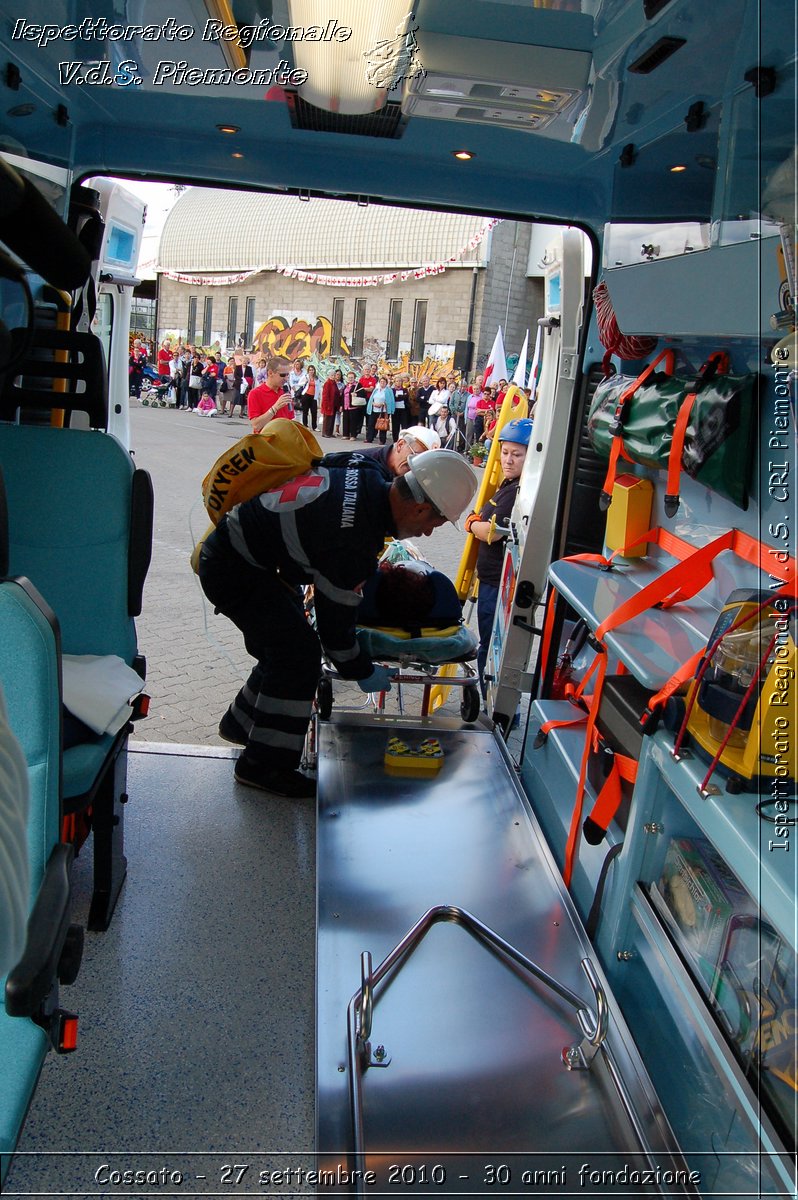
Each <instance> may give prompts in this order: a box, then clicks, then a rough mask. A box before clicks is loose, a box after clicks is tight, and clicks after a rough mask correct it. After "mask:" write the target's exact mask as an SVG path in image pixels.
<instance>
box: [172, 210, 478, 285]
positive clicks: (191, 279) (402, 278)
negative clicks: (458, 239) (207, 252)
mask: <svg viewBox="0 0 798 1200" xmlns="http://www.w3.org/2000/svg"><path fill="white" fill-rule="evenodd" d="M500 223H501V218H500V217H491V218H490V219H489V220H486V221H484V222H483V224H482V227H481V228H480V229H478V230H477V232H476V233H475V234H473V236H472V237H471V238H469V240H468V242H467V243H466V245H465V246H463V248H462V250H459V251H458V252H457V254H453V255H452V256H451V258H447V259H446V261H445V262H438V263H427V264H425V265H424V266H421V267H416V268H415V269H408V270H405V271H388V272H385V273H381V274H379V275H357V276H354V277H352V276H346V275H321V274H319V272H318V271H302V270H300V269H299V268H298V267H295V266H278V267H270V266H269V267H253V269H252V270H251V271H242V272H241V273H240V274H238V275H189V274H186V273H184V272H181V271H166V270H163V269H162V270H161V274H162V275H165V276H166V278H167V279H172V280H174V281H175V282H176V283H188V284H194V285H196V286H199V287H229V286H230V285H231V284H236V283H243V282H244V280H245V279H251V278H252V276H253V275H258V274H259V273H260V272H261V271H276V272H277V274H278V275H284V276H285V277H286V279H298V280H299V282H300V283H318V284H320V285H321V286H322V287H335V288H345V287H354V288H367V287H386V286H390V284H392V283H406V282H407V280H408V279H428V278H429V277H430V276H431V275H443V273H444V271H446V270H448V268H449V267H451V266H452V265H453V264H454V263H456V262H458V261H459V260H460V259H461V258H462V257H463V255H464V254H467V253H468V251H469V250H474V249H476V247H477V246H478V245H479V244H480V242H484V240H485V238H486V237H487V236H488V234H489V233H490V231H491V230H492V229H495V228H496V226H497V225H499V224H500Z"/></svg>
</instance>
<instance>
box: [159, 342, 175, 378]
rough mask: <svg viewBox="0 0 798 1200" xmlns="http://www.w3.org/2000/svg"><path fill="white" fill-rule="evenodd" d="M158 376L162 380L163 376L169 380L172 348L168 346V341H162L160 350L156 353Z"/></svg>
mask: <svg viewBox="0 0 798 1200" xmlns="http://www.w3.org/2000/svg"><path fill="white" fill-rule="evenodd" d="M158 374H159V375H160V376H161V378H162V379H163V378H164V376H166V378H167V379H169V378H171V374H172V347H171V345H170V344H169V340H168V339H165V340H164V342H163V345H162V346H161V348H160V350H159V351H158Z"/></svg>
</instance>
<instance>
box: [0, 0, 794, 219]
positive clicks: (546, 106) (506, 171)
mask: <svg viewBox="0 0 798 1200" xmlns="http://www.w3.org/2000/svg"><path fill="white" fill-rule="evenodd" d="M409 7H410V6H409V5H407V4H404V3H400V4H399V6H398V9H397V8H393V9H392V8H390V0H382V2H378V0H338V2H337V3H336V4H335V5H331V4H329V3H321V2H320V0H172V2H171V3H170V4H169V5H168V7H165V6H164V5H163V4H162V2H161V0H91V2H89V0H49V2H48V3H45V2H44V0H28V2H27V3H26V5H25V6H24V14H25V15H24V17H23V16H22V15H21V14H22V11H23V9H22V6H20V5H18V4H17V3H16V2H15V0H0V34H2V37H1V38H0V40H1V41H2V45H3V47H4V53H5V63H4V64H3V68H2V74H0V87H2V101H3V103H2V106H0V139H1V140H0V148H4V149H8V150H10V151H12V152H13V153H18V154H20V153H21V154H25V153H30V154H32V155H41V156H45V157H46V158H48V159H49V160H50V161H51V162H54V163H56V164H59V163H64V164H67V163H69V162H72V163H73V164H74V166H75V168H76V170H77V172H78V173H79V174H83V173H91V174H97V173H117V174H118V173H129V174H132V175H143V176H146V177H148V178H153V177H161V178H167V179H183V180H191V181H196V180H205V181H207V182H210V183H216V184H220V185H223V186H237V185H240V186H243V187H270V188H285V189H287V190H299V191H307V192H313V193H327V194H343V195H350V196H351V195H358V196H363V197H371V198H374V199H384V200H387V201H396V202H400V203H404V202H409V203H417V204H420V203H423V204H431V205H436V206H439V207H441V208H452V207H464V208H469V209H471V210H473V211H477V212H482V211H484V210H485V208H486V207H490V209H491V210H492V211H501V212H505V213H507V214H508V215H509V214H512V213H523V214H530V215H531V214H537V215H541V216H566V217H569V218H570V219H572V220H582V221H586V222H591V221H596V222H597V221H598V218H599V214H601V213H605V212H606V211H607V210H608V208H609V207H610V203H611V197H612V194H613V191H614V189H616V187H617V175H618V163H619V159H620V158H621V157H622V155H623V153H624V152H626V154H627V160H626V162H625V164H624V169H626V168H629V167H630V166H631V167H632V168H634V165H635V162H636V161H642V162H644V163H645V167H646V172H647V178H646V180H645V181H644V180H643V175H642V173H641V175H640V181H639V184H638V185H637V186H636V187H635V186H629V179H630V177H627V181H626V184H625V186H624V197H625V206H626V208H627V209H628V210H629V215H630V216H634V212H635V211H636V209H637V208H640V209H642V208H645V206H646V205H650V198H651V190H652V188H653V189H654V191H655V192H656V189H657V171H659V170H660V169H661V170H665V169H667V168H668V161H666V159H667V160H670V159H671V158H672V156H673V154H676V155H677V157H678V156H679V153H680V151H682V157H685V158H686V156H687V155H688V152H689V153H690V155H691V158H690V159H689V160H688V161H692V159H695V158H696V157H697V156H698V155H697V152H696V146H697V145H698V140H699V139H695V140H693V141H692V142H691V140H690V139H691V137H693V135H694V134H695V133H696V132H700V131H702V130H704V131H705V130H706V128H707V122H706V120H705V119H704V115H705V113H706V112H709V110H710V108H711V107H712V104H713V103H715V102H716V98H717V97H720V96H723V95H725V94H734V92H735V91H737V90H739V89H748V90H749V91H750V90H751V88H752V87H753V86H754V85H753V84H751V83H750V82H746V72H748V71H750V69H751V68H752V67H754V66H756V65H757V62H758V61H759V62H763V61H764V62H767V61H768V60H770V61H771V62H772V63H773V65H774V66H776V67H778V66H779V64H781V63H782V62H783V61H784V58H785V53H787V52H789V45H787V44H785V41H784V38H783V36H782V34H780V33H779V23H778V21H777V20H775V19H773V20H769V19H768V14H767V12H766V11H765V10H767V9H769V8H773V9H774V12H775V10H776V9H778V7H779V3H778V0H759V2H758V3H754V0H724V4H723V6H722V9H723V19H722V21H718V20H717V13H718V8H717V6H715V5H697V4H695V3H694V0H418V3H417V4H416V5H415V7H414V9H413V17H412V29H413V31H414V33H413V38H414V43H413V56H411V58H410V59H408V60H407V61H406V62H405V65H406V66H407V70H405V71H404V72H403V74H404V78H403V79H402V80H401V82H399V83H398V84H397V85H396V86H395V87H394V88H393V90H391V91H386V89H385V88H384V87H383V88H382V90H381V91H379V92H375V96H376V99H375V101H374V103H376V104H378V105H379V107H378V108H377V109H376V110H375V108H374V103H372V106H371V111H370V112H367V113H365V114H363V113H362V112H360V113H358V112H352V111H351V106H348V102H347V97H346V95H345V94H344V93H345V91H346V90H347V89H348V87H349V85H350V84H353V83H354V82H355V76H357V77H358V81H359V82H360V83H362V77H363V73H364V68H363V63H362V61H361V60H362V59H363V58H364V53H363V51H362V49H361V45H365V46H366V47H367V50H370V51H372V50H374V49H375V47H376V48H377V49H378V50H379V48H380V47H381V46H383V45H384V44H385V43H388V42H391V39H392V38H394V39H395V34H396V27H395V25H394V20H395V17H396V13H397V11H399V10H400V9H401V10H402V11H401V13H400V17H401V18H402V19H404V17H405V15H406V11H407V9H408V8H409ZM332 14H334V17H333V16H332ZM84 19H89V20H91V21H93V22H95V26H94V28H95V29H100V30H102V27H101V25H100V23H101V22H103V21H105V22H107V24H108V25H109V26H116V27H119V26H124V25H133V24H135V25H148V26H152V27H153V28H154V29H155V30H156V33H157V36H155V37H152V38H151V39H150V40H147V39H145V38H142V37H137V38H135V39H134V40H132V41H125V40H124V39H116V40H115V39H114V38H113V37H111V36H106V37H104V38H103V37H102V36H99V35H98V36H96V37H95V38H94V39H93V40H91V41H87V40H84V41H80V40H79V39H75V38H74V37H73V36H72V35H71V34H70V32H69V30H70V27H71V26H74V25H76V24H79V23H80V22H81V21H83V20H84ZM314 19H315V20H316V21H318V23H319V26H320V27H321V28H323V30H324V31H326V32H329V27H330V21H333V24H334V25H336V27H337V28H338V29H340V28H352V29H353V30H354V31H355V33H357V31H358V30H360V32H361V33H362V35H363V38H362V39H361V42H360V43H357V44H356V38H355V33H353V35H352V37H351V38H349V39H346V40H341V41H336V35H335V32H334V30H333V32H332V33H331V34H330V35H329V36H328V37H327V40H326V42H324V41H323V40H322V41H319V40H315V41H314V40H313V39H309V40H291V41H285V40H284V41H279V40H277V41H270V40H268V39H266V38H264V39H260V40H255V41H254V42H253V44H252V45H250V46H246V47H241V46H240V45H238V44H237V42H236V41H235V40H233V41H229V40H225V39H224V38H219V37H218V36H217V37H215V38H214V37H213V36H211V37H207V36H206V32H207V30H208V29H209V28H210V29H211V30H212V29H219V28H221V27H225V26H228V25H229V24H230V21H231V20H234V21H235V22H236V23H237V25H238V26H258V23H259V22H265V23H267V24H269V25H270V26H271V27H272V28H273V27H274V26H278V27H287V26H291V25H293V26H295V27H297V26H299V27H303V28H307V27H308V26H309V25H310V24H311V23H312V21H313V20H314ZM209 21H210V22H213V21H215V22H216V25H215V26H213V25H212V26H208V22H209ZM386 21H387V25H386ZM37 24H38V25H44V24H47V25H49V26H51V27H53V29H54V30H55V31H56V32H55V34H54V35H53V36H50V37H48V38H45V37H44V36H42V35H39V36H38V37H37V35H36V25H37ZM362 26H365V27H364V28H363V29H361V27H362ZM403 28H404V29H405V31H406V30H407V28H408V26H407V25H405V26H404V27H403ZM159 30H160V31H161V32H158V31H159ZM174 30H181V31H182V33H180V34H178V35H175V34H174ZM378 35H379V36H378ZM383 35H384V36H383ZM363 39H366V40H363ZM368 39H371V40H370V41H369V40H368ZM788 41H789V39H788ZM381 53H384V52H383V51H381ZM336 55H337V56H338V59H339V61H338V62H336V61H335V59H336ZM347 55H348V56H349V57H347ZM366 57H367V58H368V62H369V69H370V70H371V69H374V70H375V71H376V73H377V75H376V77H379V74H380V71H381V69H382V66H381V63H380V61H379V54H377V59H378V61H377V62H376V63H375V62H374V61H373V60H372V57H368V56H366ZM98 63H100V64H104V63H108V64H110V68H112V74H113V75H114V77H115V80H116V82H114V83H111V84H105V83H98V82H94V81H93V80H92V79H90V78H89V77H88V76H87V71H88V70H89V69H90V68H91V66H92V64H94V65H95V66H96V64H98ZM124 63H132V64H133V66H132V67H131V66H123V64H124ZM59 64H60V65H59ZM64 64H66V66H65V65H64ZM342 64H343V70H342V69H341V67H342ZM303 66H306V68H307V71H308V80H307V84H306V85H305V86H304V87H303V86H301V85H300V86H295V87H292V86H291V80H287V79H286V78H285V77H286V75H287V74H289V73H290V72H291V71H296V70H300V69H302V67H303ZM232 67H236V68H237V69H239V70H242V71H244V72H245V73H246V72H251V73H253V79H254V80H255V81H248V79H249V77H248V76H247V75H246V74H245V75H243V76H240V77H237V78H236V81H235V82H228V83H226V84H225V83H222V82H220V81H219V80H220V76H219V74H218V73H219V72H220V71H223V70H225V69H227V68H232ZM417 67H421V68H422V70H421V71H419V70H417V69H416V68H417ZM98 69H99V68H98ZM102 69H104V68H102ZM208 72H212V73H214V72H215V73H216V74H211V75H209V74H208ZM336 72H337V74H336ZM125 73H127V74H128V75H130V77H131V79H134V80H140V81H141V82H140V83H139V82H132V83H130V84H129V86H125V84H126V79H125V78H124V76H125ZM192 73H193V74H192ZM258 73H260V74H258ZM120 75H121V77H122V78H121V80H120V79H119V76H120ZM81 76H86V78H85V80H84V82H83V83H80V82H78V79H79V78H80V77H81ZM266 76H268V80H269V82H267V83H264V82H263V79H264V78H265V77H266ZM275 80H276V81H277V82H275ZM778 83H779V86H781V87H782V89H783V88H784V87H785V86H786V88H787V89H788V90H790V91H791V89H792V79H791V78H790V79H788V80H787V81H786V84H785V83H783V82H782V81H781V79H779V80H778ZM285 84H287V85H288V86H284V85H285ZM355 90H356V89H355ZM386 94H387V102H385V103H383V100H384V98H385V96H386ZM167 101H168V103H167ZM353 105H354V107H355V108H356V107H357V102H355V101H353ZM692 105H699V108H698V109H695V110H693V113H694V118H695V119H694V121H693V125H692V126H691V125H690V111H691V106H692ZM701 105H703V106H704V108H703V109H701V108H700V106H701ZM348 108H349V111H348ZM696 114H697V116H696ZM717 128H718V120H717V112H716V113H715V118H714V124H713V125H712V129H713V131H716V130H717ZM666 135H668V136H669V137H670V138H671V142H667V141H666ZM674 138H675V139H676V141H677V142H678V143H679V144H677V145H673V144H672V141H673V139H674ZM701 140H702V146H701V152H700V157H701V158H702V160H703V164H704V165H703V168H702V169H703V172H704V174H703V176H702V177H699V176H698V174H697V172H695V171H693V173H692V175H693V177H692V178H691V177H690V175H689V174H688V177H687V178H685V179H683V180H682V181H681V182H680V183H673V182H672V181H671V183H670V185H669V186H670V188H671V190H673V189H674V188H677V187H682V188H683V190H684V198H683V199H681V198H679V197H675V198H674V199H673V201H672V203H670V202H669V206H670V208H672V210H673V211H674V212H676V211H684V212H691V211H692V210H693V209H694V208H695V207H696V205H695V204H693V203H692V202H691V200H690V199H689V196H688V193H689V192H690V191H691V189H697V190H696V195H698V193H699V192H700V195H701V206H703V203H704V200H703V197H704V196H705V194H706V192H707V187H708V184H707V170H708V169H710V168H709V167H708V164H709V163H710V162H711V161H713V160H714V162H715V163H717V160H718V154H717V146H716V144H715V143H716V141H717V137H716V136H715V143H712V138H711V136H710V135H707V134H706V132H704V134H703V136H702V139H701ZM708 142H710V143H711V144H710V146H709V149H707V143H708ZM630 146H631V149H628V147H630ZM656 146H662V147H663V149H662V156H663V161H662V162H658V158H657V153H656V152H655V151H653V150H652V149H650V148H651V147H656ZM644 147H647V148H649V149H648V150H647V152H646V154H645V155H643V156H642V158H641V157H640V151H641V149H642V148H644ZM666 147H667V151H666ZM459 150H465V151H468V152H470V154H471V156H472V157H471V158H470V160H469V161H458V160H457V159H456V158H455V157H454V155H455V152H457V151H459ZM691 170H692V168H691ZM710 190H711V188H710Z"/></svg>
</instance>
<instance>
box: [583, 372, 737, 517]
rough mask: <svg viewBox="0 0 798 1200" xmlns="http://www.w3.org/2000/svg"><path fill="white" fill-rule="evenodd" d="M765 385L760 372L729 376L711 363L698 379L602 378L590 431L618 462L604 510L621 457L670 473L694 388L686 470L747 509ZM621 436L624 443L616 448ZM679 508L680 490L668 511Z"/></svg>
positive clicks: (687, 429) (687, 430)
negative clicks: (675, 437)
mask: <svg viewBox="0 0 798 1200" xmlns="http://www.w3.org/2000/svg"><path fill="white" fill-rule="evenodd" d="M758 382H759V377H758V376H757V375H722V374H715V373H714V370H713V371H708V370H706V369H705V368H702V372H701V373H700V374H699V376H698V377H697V378H694V379H682V378H679V376H677V375H668V374H664V373H659V372H658V373H656V374H649V375H648V377H647V378H646V379H645V380H644V381H643V382H640V383H639V385H638V386H635V385H636V384H637V383H638V381H637V380H635V379H634V378H631V377H630V376H628V375H612V376H610V378H609V379H605V380H603V381H602V382H601V383H600V384H599V385H598V387H597V388H596V391H595V393H594V396H593V400H592V403H591V405H590V413H589V416H588V435H589V437H590V440H591V442H592V444H593V447H594V449H595V451H596V453H597V454H599V455H600V456H601V457H602V458H609V459H610V461H611V469H610V472H609V474H608V477H607V480H606V482H605V485H604V494H603V496H602V507H603V508H606V507H607V506H608V505H609V502H610V499H611V494H612V485H613V483H614V480H615V473H614V469H613V468H614V465H615V460H616V459H617V458H618V457H623V458H626V459H627V460H628V461H631V462H634V463H639V464H640V465H641V466H644V467H651V468H654V469H655V470H668V467H669V463H670V458H671V452H672V446H673V435H674V429H675V427H676V420H677V416H678V414H679V410H680V409H681V407H682V403H683V401H684V400H685V398H686V397H687V396H688V395H690V394H693V393H695V400H694V401H693V404H692V408H691V409H690V413H689V416H688V417H687V424H686V426H685V428H684V444H683V448H682V455H681V469H682V470H683V471H684V472H685V473H686V474H687V475H689V476H690V477H691V479H695V480H696V482H698V483H701V484H703V486H704V487H707V488H710V489H711V490H712V491H713V492H717V493H718V494H719V495H721V496H725V497H726V498H727V499H729V500H731V501H732V503H733V504H736V505H737V506H738V508H743V509H744V508H747V507H748V486H749V481H750V473H751V460H752V453H751V452H752V448H753V445H754V436H753V430H754V421H755V418H756V411H757V404H756V401H757V395H756V391H757V386H758ZM625 393H626V394H627V398H626V401H625V403H624V404H623V405H622V408H621V411H620V412H619V411H618V408H619V403H620V401H621V400H622V399H623V397H624V394H625ZM616 440H619V442H620V444H619V445H618V446H617V447H616V448H615V450H613V445H614V443H615V442H616ZM669 492H670V489H669ZM678 505H679V497H678V491H677V492H676V494H675V495H674V494H672V493H671V494H669V495H668V496H667V497H666V505H665V508H666V512H667V515H668V516H673V515H674V513H675V512H676V509H677V508H678Z"/></svg>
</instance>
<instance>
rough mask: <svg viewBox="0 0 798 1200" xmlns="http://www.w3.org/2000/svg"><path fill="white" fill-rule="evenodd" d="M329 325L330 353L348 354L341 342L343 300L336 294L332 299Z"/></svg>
mask: <svg viewBox="0 0 798 1200" xmlns="http://www.w3.org/2000/svg"><path fill="white" fill-rule="evenodd" d="M331 325H332V332H331V334H330V354H348V353H349V351H348V349H347V348H346V346H345V345H343V342H342V338H343V333H344V301H343V297H341V296H337V297H336V298H335V300H333V303H332V322H331Z"/></svg>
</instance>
